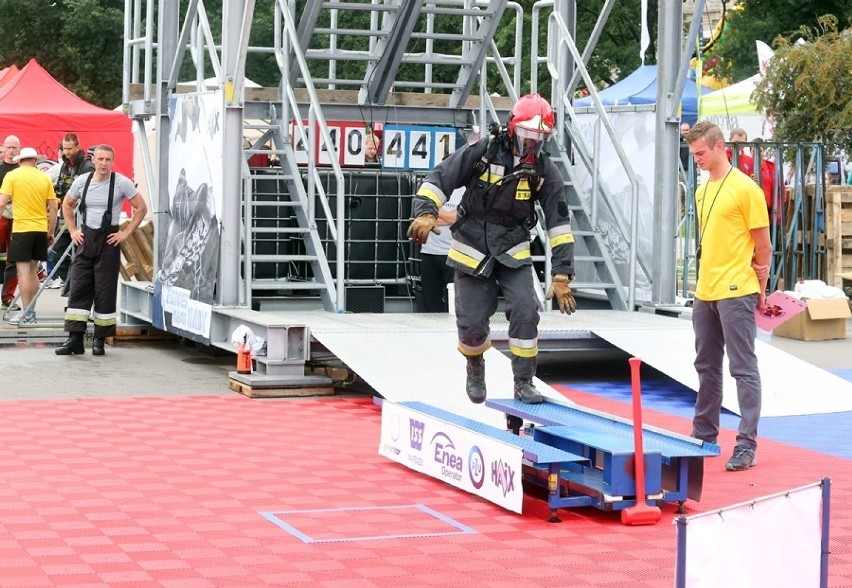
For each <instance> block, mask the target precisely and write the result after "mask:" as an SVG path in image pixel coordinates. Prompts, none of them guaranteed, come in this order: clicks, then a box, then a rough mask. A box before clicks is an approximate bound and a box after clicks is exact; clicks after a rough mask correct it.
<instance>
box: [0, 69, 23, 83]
mask: <svg viewBox="0 0 852 588" xmlns="http://www.w3.org/2000/svg"><path fill="white" fill-rule="evenodd" d="M19 71H21V70H19V69H18V66H17V65H10V66H9V67H4V68H3V69H0V86H2V85H3V84H5V83H6V82H8V81H9V80H11V79H12V78H14V77H15V76H16V75H18V72H19Z"/></svg>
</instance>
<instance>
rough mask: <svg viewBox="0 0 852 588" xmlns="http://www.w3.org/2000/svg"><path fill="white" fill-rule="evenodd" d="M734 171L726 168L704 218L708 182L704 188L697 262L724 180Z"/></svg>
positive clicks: (696, 255) (696, 251)
mask: <svg viewBox="0 0 852 588" xmlns="http://www.w3.org/2000/svg"><path fill="white" fill-rule="evenodd" d="M732 169H734V166H731V167H729V168H728V173H726V174H725V177H724V178H722V183H721V184H719V189H718V190H716V195H715V196H713V202H711V203H710V210H708V211H707V216H706V217H705V216H704V203H705V202H707V189H708V188H710V182H707V185H706V186H704V196H703V197H702V198H701V218H700V220H703V221H704V226H703V227H702V228H701V231H700V233H699V235H698V249H696V250H695V258H696V259H697V260H698V261H701V244H702V243H703V242H704V235H705V234H707V225H709V224H710V215H711V214H712V213H713V207H714V206H716V199H717V198H718V197H719V194H720V193H721V192H722V188H723V187H724V186H725V180H727V179H728V176H729V175H731V170H732Z"/></svg>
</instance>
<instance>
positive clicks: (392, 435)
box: [379, 400, 524, 513]
mask: <svg viewBox="0 0 852 588" xmlns="http://www.w3.org/2000/svg"><path fill="white" fill-rule="evenodd" d="M379 455H383V456H385V457H387V458H388V459H391V460H393V461H395V462H397V463H400V464H402V465H404V466H407V467H409V468H411V469H412V470H415V471H418V472H420V473H423V474H426V475H428V476H432V477H433V478H437V479H438V480H443V481H444V482H446V483H447V484H451V485H452V486H455V487H456V488H461V489H462V490H465V491H466V492H470V493H471V494H476V495H477V496H481V497H483V498H485V499H486V500H489V501H491V502H493V503H494V504H497V505H499V506H502V507H503V508H505V509H508V510H511V511H513V512H516V513H520V512H521V507H522V505H523V498H524V492H523V485H522V483H521V475H522V470H521V468H522V462H523V452H522V451H521V449H519V448H517V447H513V446H511V445H507V444H505V443H502V442H500V441H497V440H496V439H493V438H491V437H488V436H485V435H479V434H477V433H474V432H473V431H470V430H468V429H464V428H461V427H458V426H456V425H452V424H449V423H446V422H444V421H442V420H440V419H437V418H435V417H432V416H429V415H426V414H423V413H421V412H417V411H416V410H412V409H410V408H408V407H405V406H401V405H399V404H394V403H393V402H390V401H388V400H384V401H382V433H381V441H380V443H379Z"/></svg>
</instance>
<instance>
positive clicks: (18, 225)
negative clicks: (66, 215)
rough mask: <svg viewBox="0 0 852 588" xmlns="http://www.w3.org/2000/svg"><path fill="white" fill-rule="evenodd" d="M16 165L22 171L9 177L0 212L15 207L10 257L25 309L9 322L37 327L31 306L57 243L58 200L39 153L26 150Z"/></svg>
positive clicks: (1, 191) (0, 189)
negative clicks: (49, 250) (40, 266)
mask: <svg viewBox="0 0 852 588" xmlns="http://www.w3.org/2000/svg"><path fill="white" fill-rule="evenodd" d="M15 161H16V162H17V163H18V164H19V166H20V167H18V169H16V170H13V171H10V172H9V173H8V174H6V177H5V178H3V184H2V185H0V208H2V207H4V206H5V205H6V204H7V203H8V202H9V201H11V202H12V205H13V207H14V214H15V222H14V224H13V225H12V247H11V249H10V250H9V254H8V255H9V259H10V260H11V261H14V262H15V267H16V269H17V272H18V289H19V290H20V292H21V307H22V308H23V310H22V311H21V314H19V315H18V316H17V317H14V318H12V319H11V320H10V321H9V322H10V323H11V324H19V325H21V326H32V325H35V324H36V314H35V310H34V309H32V308H30V306H31V304H32V301H33V298H35V293H36V291H37V290H38V274H37V266H38V262H39V261H46V260H47V247H48V245H50V244H51V243H52V242H53V235H54V232H55V229H56V216H57V200H56V194H55V193H54V191H53V183H52V182H51V181H50V178H49V177H47V174H45V173H44V172H42V171H41V170H39V169H38V168H37V167H36V162H37V161H38V152H36V150H35V149H33V148H32V147H24V148H23V149H21V152H20V154H19V155H18V156H17V157H15Z"/></svg>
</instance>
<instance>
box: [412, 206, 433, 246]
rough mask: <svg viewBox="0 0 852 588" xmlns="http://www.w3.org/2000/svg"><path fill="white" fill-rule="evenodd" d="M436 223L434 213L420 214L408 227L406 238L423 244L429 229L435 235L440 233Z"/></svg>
mask: <svg viewBox="0 0 852 588" xmlns="http://www.w3.org/2000/svg"><path fill="white" fill-rule="evenodd" d="M437 223H438V217H437V216H435V215H434V214H421V215H420V216H418V217H417V218H415V219H414V220H413V221H411V225H410V226H409V227H408V238H409V239H411V240H412V241H416V242H417V243H420V244H421V245H423V244H424V243H425V242H426V239H427V238H428V237H429V231H431V232H433V233H435V234H436V235H440V234H441V229H439V228H438V227H437V226H435V225H436V224H437Z"/></svg>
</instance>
